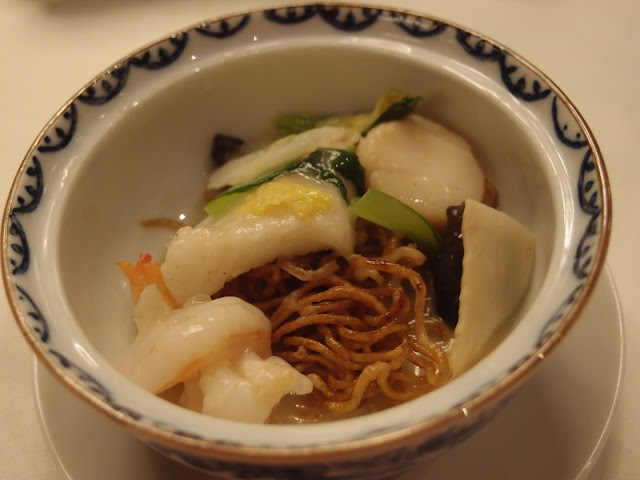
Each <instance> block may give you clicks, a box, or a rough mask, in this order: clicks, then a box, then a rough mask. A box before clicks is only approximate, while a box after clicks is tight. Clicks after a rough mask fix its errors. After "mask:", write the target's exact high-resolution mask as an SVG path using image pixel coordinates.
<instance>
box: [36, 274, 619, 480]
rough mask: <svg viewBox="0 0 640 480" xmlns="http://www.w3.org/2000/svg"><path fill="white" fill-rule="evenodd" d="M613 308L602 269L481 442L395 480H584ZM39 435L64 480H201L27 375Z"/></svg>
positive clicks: (615, 359)
mask: <svg viewBox="0 0 640 480" xmlns="http://www.w3.org/2000/svg"><path fill="white" fill-rule="evenodd" d="M622 330H623V327H622V316H621V310H620V305H619V302H618V297H617V293H616V290H615V286H614V283H613V279H612V277H611V274H610V272H609V270H608V269H606V271H605V272H604V274H603V277H602V279H601V280H600V282H599V285H598V287H597V288H596V291H595V292H594V294H593V297H592V299H591V301H590V303H589V305H588V306H587V308H586V310H585V312H584V314H583V316H582V318H581V319H580V320H579V321H578V324H577V325H576V326H575V328H574V329H573V330H572V331H571V333H570V334H569V337H568V338H567V339H566V340H565V341H564V342H563V343H562V344H561V345H560V347H559V348H558V349H557V351H556V352H554V353H553V354H552V356H551V358H550V359H549V361H548V363H547V364H545V365H543V366H542V367H541V369H540V370H539V371H538V372H537V373H536V374H535V376H534V377H533V378H532V379H530V380H529V381H528V382H527V383H526V385H524V387H523V388H522V389H521V390H520V391H519V392H518V393H517V394H516V395H515V396H514V397H513V399H512V400H511V402H509V404H508V405H507V406H506V407H505V408H504V409H503V410H502V411H501V412H500V413H499V414H498V416H497V417H496V418H495V419H494V421H493V422H491V423H490V424H489V425H488V426H487V427H485V428H484V429H483V430H481V431H480V432H478V433H476V434H475V435H474V436H472V437H471V438H470V439H468V440H467V441H465V442H464V443H462V444H461V445H459V446H457V447H456V448H454V449H452V450H450V451H448V452H446V453H444V454H442V455H441V456H439V457H438V458H437V459H436V460H435V461H434V462H433V463H432V464H430V466H429V467H428V468H426V467H422V468H416V469H414V470H413V471H411V472H409V473H407V474H406V475H404V476H403V477H401V480H418V479H420V480H429V479H437V480H461V479H469V478H474V479H479V480H480V479H492V480H503V479H504V480H506V479H509V480H510V479H514V478H517V479H518V480H539V479H545V480H571V479H576V480H578V479H580V480H582V479H585V478H586V476H587V474H588V472H589V471H590V470H591V468H592V466H593V464H594V462H595V460H596V458H597V457H598V455H599V454H600V451H601V450H602V447H603V445H604V443H605V441H606V438H607V435H608V433H609V427H610V425H611V419H612V415H613V412H614V410H615V406H616V405H617V400H618V392H619V389H620V382H621V377H622V366H623V357H624V352H623V331H622ZM34 375H35V391H36V401H37V406H38V410H39V414H40V417H41V421H42V425H43V429H44V431H45V435H46V437H47V440H48V442H49V445H50V447H51V450H52V451H53V454H54V455H55V457H56V458H57V460H58V462H59V463H60V465H61V466H62V468H63V470H64V472H65V473H66V474H67V476H68V478H69V479H71V480H85V479H89V478H90V479H93V480H120V479H130V478H131V479H133V478H135V479H136V480H146V479H149V480H169V479H176V478H180V479H181V480H204V479H207V478H209V477H206V476H204V475H202V474H200V473H198V472H194V471H193V470H190V469H187V468H185V467H183V466H181V465H178V464H177V463H174V462H173V461H171V460H168V459H166V458H165V457H163V456H162V455H160V454H158V453H156V452H155V451H153V450H151V449H150V448H148V447H147V446H145V445H144V444H142V443H141V442H139V441H138V440H136V439H134V438H132V437H130V436H129V435H128V434H127V433H125V432H123V431H122V430H120V429H119V428H118V427H116V426H114V425H112V424H111V422H110V421H109V420H107V419H106V418H104V417H103V416H102V415H101V414H99V413H98V412H97V411H94V409H93V408H91V407H89V406H88V405H86V404H85V403H83V402H82V401H81V400H79V399H78V398H76V397H75V396H74V395H73V394H71V393H70V392H68V391H67V390H66V389H65V388H64V387H63V386H62V385H60V384H59V383H58V382H57V381H56V380H55V379H54V378H53V377H52V376H51V374H50V373H49V371H48V370H47V369H46V368H44V367H43V366H42V365H41V364H40V363H38V362H36V365H35V371H34Z"/></svg>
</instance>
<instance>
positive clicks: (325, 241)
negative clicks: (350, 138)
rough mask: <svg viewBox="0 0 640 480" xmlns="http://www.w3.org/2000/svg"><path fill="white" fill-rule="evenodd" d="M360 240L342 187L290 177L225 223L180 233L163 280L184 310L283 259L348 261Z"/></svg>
mask: <svg viewBox="0 0 640 480" xmlns="http://www.w3.org/2000/svg"><path fill="white" fill-rule="evenodd" d="M354 236H355V234H354V220H353V218H352V216H351V214H350V213H349V210H348V207H347V204H346V202H345V201H344V199H343V198H342V196H341V194H340V191H339V190H338V188H337V187H335V186H334V185H332V184H329V183H327V182H324V181H320V180H316V179H312V178H308V177H306V176H303V175H301V174H297V173H295V174H290V175H286V176H283V177H280V178H278V179H276V180H274V181H272V182H269V183H267V184H264V185H262V186H260V187H258V188H257V189H256V190H255V192H252V193H250V194H248V195H247V196H246V198H245V199H244V200H242V201H241V202H240V204H238V205H236V206H234V207H233V208H232V209H231V210H230V211H229V212H228V213H226V214H225V215H223V216H222V217H220V218H214V217H208V218H207V219H205V220H204V221H203V222H201V223H200V224H199V225H198V226H196V227H183V228H181V229H180V230H178V231H177V232H176V234H175V235H174V236H173V238H172V239H171V241H170V242H169V246H168V248H167V253H166V257H165V260H164V262H163V265H162V276H163V278H164V281H165V283H166V285H167V287H168V288H169V291H170V292H171V295H172V296H173V299H174V300H175V301H176V302H177V304H178V305H181V304H182V303H183V302H185V301H186V300H187V299H188V298H189V297H191V296H193V295H195V294H206V295H212V294H214V293H216V292H217V291H218V290H220V289H221V288H222V287H223V285H224V284H225V283H226V282H227V281H229V280H231V279H233V278H235V277H237V276H239V275H241V274H242V273H245V272H248V271H249V270H251V269H253V268H256V267H259V266H262V265H265V264H267V263H269V262H271V261H274V260H276V259H277V258H279V257H281V256H288V257H289V256H295V255H303V254H306V253H310V252H315V251H320V250H325V249H326V250H334V251H336V252H337V253H338V254H340V255H343V256H345V257H347V256H349V255H350V254H351V253H352V252H353V245H354Z"/></svg>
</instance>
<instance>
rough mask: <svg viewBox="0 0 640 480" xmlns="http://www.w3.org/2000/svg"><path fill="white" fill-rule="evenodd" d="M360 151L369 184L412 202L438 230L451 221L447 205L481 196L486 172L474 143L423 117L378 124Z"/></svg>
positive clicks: (359, 155) (364, 141)
mask: <svg viewBox="0 0 640 480" xmlns="http://www.w3.org/2000/svg"><path fill="white" fill-rule="evenodd" d="M356 153H357V154H358V157H359V159H360V163H361V164H362V166H363V167H364V168H365V171H366V181H367V186H369V187H373V188H377V189H378V190H381V191H383V192H384V193H386V194H388V195H391V196H393V197H395V198H397V199H398V200H400V201H402V202H403V203H405V204H407V205H409V206H410V207H412V208H413V209H414V210H416V211H417V212H418V213H420V214H421V215H422V216H423V217H425V218H426V219H427V220H429V222H431V224H432V225H434V226H435V227H436V228H438V229H444V227H445V226H446V221H447V217H446V210H447V207H449V206H450V205H459V204H461V203H462V202H463V201H464V200H466V199H467V198H471V199H474V200H481V199H482V195H483V192H484V174H483V172H482V170H481V169H480V166H479V164H478V162H477V161H476V158H475V157H474V156H473V153H472V151H471V146H470V145H469V143H468V142H467V141H466V140H465V139H464V138H462V137H461V136H460V135H458V134H456V133H454V132H452V131H450V130H448V129H447V128H445V127H444V126H442V125H440V124H438V123H436V122H433V121H431V120H429V119H427V118H424V117H422V116H419V115H416V114H411V115H408V116H407V117H406V118H404V119H403V120H398V121H393V122H387V123H382V124H380V125H378V126H376V127H374V128H373V129H371V131H370V132H369V133H368V134H367V136H366V137H364V138H363V139H362V140H361V141H360V143H359V145H358V148H357V150H356Z"/></svg>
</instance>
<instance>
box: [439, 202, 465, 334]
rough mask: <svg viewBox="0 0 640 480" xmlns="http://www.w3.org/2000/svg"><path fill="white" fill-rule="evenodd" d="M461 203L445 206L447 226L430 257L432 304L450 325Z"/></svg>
mask: <svg viewBox="0 0 640 480" xmlns="http://www.w3.org/2000/svg"><path fill="white" fill-rule="evenodd" d="M463 213H464V204H462V205H456V206H451V207H449V208H447V228H446V230H445V232H444V234H443V235H442V243H441V246H440V249H439V250H438V252H437V253H436V255H435V256H434V257H433V259H432V264H431V268H432V271H433V277H434V284H435V291H436V292H435V293H436V308H437V310H438V313H439V314H440V316H441V317H442V319H443V320H444V321H445V322H446V323H447V324H448V325H449V326H451V327H452V328H454V327H455V326H456V324H457V323H458V308H459V307H460V281H461V279H462V257H463V255H464V248H463V245H462V214H463Z"/></svg>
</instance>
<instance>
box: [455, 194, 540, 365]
mask: <svg viewBox="0 0 640 480" xmlns="http://www.w3.org/2000/svg"><path fill="white" fill-rule="evenodd" d="M462 241H463V248H464V256H463V257H462V280H461V285H460V307H459V310H458V323H457V325H456V328H455V331H454V342H453V346H452V349H451V355H450V364H451V368H452V370H453V374H454V376H457V375H460V374H462V373H464V372H465V371H466V370H468V369H469V368H470V367H472V366H473V365H474V364H476V363H477V362H478V361H479V360H480V359H482V358H483V357H484V356H486V355H487V354H488V353H490V352H491V350H493V348H495V346H496V345H497V344H498V343H499V342H500V340H501V339H502V338H503V337H504V335H505V334H506V332H507V331H508V329H509V327H510V326H511V325H512V324H513V321H514V318H515V316H516V314H517V313H518V311H519V309H520V307H521V305H522V303H523V300H524V299H525V298H526V295H527V292H528V290H529V285H530V282H531V276H532V273H533V261H534V246H535V239H534V236H533V234H532V233H531V232H530V231H529V230H528V229H527V228H525V227H524V226H523V225H521V224H520V223H519V222H517V221H516V220H515V219H513V218H511V217H510V216H509V215H507V214H506V213H504V212H501V211H498V210H496V209H494V208H491V207H489V206H487V205H484V204H482V203H479V202H476V201H474V200H467V201H466V202H465V209H464V214H463V216H462Z"/></svg>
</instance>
